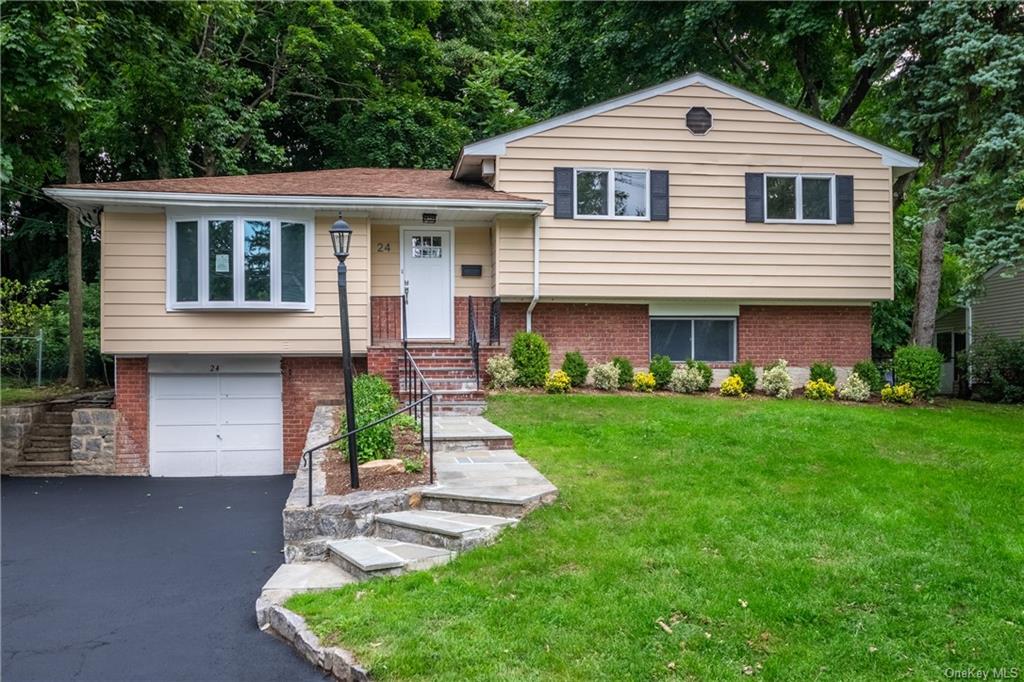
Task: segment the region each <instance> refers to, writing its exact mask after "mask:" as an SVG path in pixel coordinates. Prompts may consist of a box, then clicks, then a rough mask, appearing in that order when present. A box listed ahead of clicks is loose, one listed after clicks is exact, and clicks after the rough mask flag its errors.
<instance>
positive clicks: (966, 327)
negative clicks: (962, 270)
mask: <svg viewBox="0 0 1024 682" xmlns="http://www.w3.org/2000/svg"><path fill="white" fill-rule="evenodd" d="M1005 270H1006V268H1005V267H1003V266H999V267H995V268H992V269H991V270H989V271H988V272H986V273H985V276H984V277H983V278H982V279H983V285H984V287H983V289H982V292H981V295H980V296H979V297H978V298H977V300H975V301H974V302H972V303H971V304H970V305H968V306H966V307H963V308H953V309H952V310H948V311H946V312H944V313H943V314H942V315H940V316H939V317H938V318H937V319H936V320H935V347H936V348H938V350H939V352H940V353H942V357H943V365H942V385H941V387H940V391H941V392H942V393H960V392H962V389H963V388H964V387H963V386H962V383H963V380H964V376H963V370H964V368H963V367H961V366H960V363H959V362H958V361H957V354H958V353H960V352H961V351H964V350H966V349H968V348H970V347H971V343H972V342H973V341H974V340H975V339H978V338H981V337H982V336H984V335H985V334H995V335H996V336H1001V337H1003V338H1006V339H1019V338H1020V337H1021V335H1024V276H1022V275H1021V273H1020V272H1015V273H1014V274H1013V276H1012V277H1008V276H1007V274H1008V273H1007V272H1006V271H1005Z"/></svg>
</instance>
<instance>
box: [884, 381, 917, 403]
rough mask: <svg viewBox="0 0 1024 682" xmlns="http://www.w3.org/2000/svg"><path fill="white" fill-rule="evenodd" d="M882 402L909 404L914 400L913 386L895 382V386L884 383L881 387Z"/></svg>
mask: <svg viewBox="0 0 1024 682" xmlns="http://www.w3.org/2000/svg"><path fill="white" fill-rule="evenodd" d="M882 402H883V403H902V404H904V405H910V404H911V403H913V402H914V387H913V386H911V385H910V384H897V385H896V386H890V385H889V384H886V385H885V386H883V387H882Z"/></svg>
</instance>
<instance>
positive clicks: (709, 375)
mask: <svg viewBox="0 0 1024 682" xmlns="http://www.w3.org/2000/svg"><path fill="white" fill-rule="evenodd" d="M686 366H687V367H689V368H691V369H693V370H695V371H696V372H697V373H698V374H700V385H699V386H698V388H697V390H698V391H706V390H708V389H709V388H711V382H712V381H714V379H715V373H714V372H713V371H712V370H711V365H709V364H708V363H706V362H703V361H701V360H687V361H686Z"/></svg>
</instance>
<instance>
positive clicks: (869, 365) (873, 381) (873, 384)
mask: <svg viewBox="0 0 1024 682" xmlns="http://www.w3.org/2000/svg"><path fill="white" fill-rule="evenodd" d="M853 373H854V374H856V375H857V376H859V377H860V378H861V379H863V380H864V382H865V383H866V384H867V385H868V389H869V390H870V391H871V392H872V393H878V392H879V391H881V390H882V386H883V385H884V382H883V381H882V372H881V371H880V370H879V369H878V365H876V364H875V363H873V362H871V361H870V360H861V361H860V362H858V363H857V364H856V365H854V366H853Z"/></svg>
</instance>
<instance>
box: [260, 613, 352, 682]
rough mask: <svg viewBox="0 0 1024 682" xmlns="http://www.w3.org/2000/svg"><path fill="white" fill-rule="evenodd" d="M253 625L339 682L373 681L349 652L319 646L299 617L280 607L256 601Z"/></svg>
mask: <svg viewBox="0 0 1024 682" xmlns="http://www.w3.org/2000/svg"><path fill="white" fill-rule="evenodd" d="M256 622H257V624H258V625H259V628H260V630H261V631H262V632H267V633H269V634H271V635H274V636H275V637H277V638H278V639H281V640H284V641H285V642H287V643H288V644H290V645H291V646H293V647H294V648H295V650H296V651H297V652H298V653H299V655H301V656H302V657H303V658H305V659H306V660H307V661H309V662H310V663H312V664H313V665H315V666H317V667H318V668H320V669H321V670H324V671H326V672H328V673H330V674H331V676H333V677H334V678H335V679H337V680H341V682H369V681H370V680H371V679H372V678H371V677H370V674H369V673H368V672H367V671H366V669H365V668H363V666H361V665H360V664H359V662H358V661H357V660H356V657H355V656H354V655H353V654H352V652H350V651H348V650H346V649H342V648H341V647H336V646H324V645H322V644H321V643H320V638H319V637H317V636H316V635H315V634H314V633H313V631H312V630H310V629H309V626H308V625H306V621H305V619H304V618H303V617H302V616H300V615H299V614H297V613H295V612H294V611H290V610H289V609H286V608H285V607H283V606H281V605H280V604H273V603H270V602H268V601H266V600H265V599H262V598H260V599H257V600H256Z"/></svg>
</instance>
